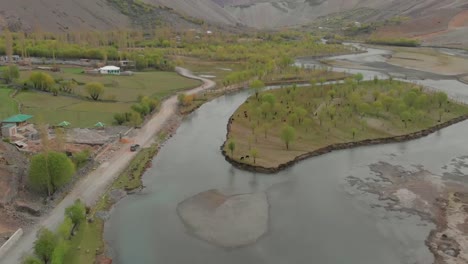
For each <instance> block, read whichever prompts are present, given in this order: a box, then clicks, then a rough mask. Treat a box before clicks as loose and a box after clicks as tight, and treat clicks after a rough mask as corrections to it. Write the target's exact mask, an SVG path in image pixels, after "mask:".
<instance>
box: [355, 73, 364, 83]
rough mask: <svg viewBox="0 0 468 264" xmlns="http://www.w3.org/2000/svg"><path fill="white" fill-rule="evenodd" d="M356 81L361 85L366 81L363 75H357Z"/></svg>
mask: <svg viewBox="0 0 468 264" xmlns="http://www.w3.org/2000/svg"><path fill="white" fill-rule="evenodd" d="M354 80H356V81H357V83H360V82H361V81H362V80H364V75H362V73H357V74H355V75H354Z"/></svg>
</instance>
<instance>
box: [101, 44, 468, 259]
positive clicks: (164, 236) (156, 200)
mask: <svg viewBox="0 0 468 264" xmlns="http://www.w3.org/2000/svg"><path fill="white" fill-rule="evenodd" d="M385 53H387V52H386V51H383V50H375V49H371V50H370V51H369V53H368V54H361V55H352V56H349V55H348V56H345V57H344V58H343V59H349V58H351V60H356V61H360V62H362V63H367V62H375V61H379V60H381V57H380V56H381V55H382V54H385ZM300 63H312V61H305V60H302V61H300ZM376 70H377V71H378V72H373V71H361V70H358V71H359V72H363V73H365V75H366V77H367V78H373V76H374V75H379V76H381V78H383V77H385V76H386V73H387V70H386V69H385V68H381V69H376ZM347 71H350V70H347ZM353 72H354V71H353ZM418 81H419V82H422V83H424V84H426V85H429V86H431V87H433V88H436V89H443V90H445V91H447V92H448V93H449V95H451V96H452V97H456V98H457V99H458V100H464V99H465V98H468V86H467V85H464V84H462V83H459V82H457V81H454V80H431V79H426V78H425V80H418ZM248 96H249V93H248V92H245V91H244V92H239V93H235V94H230V95H226V96H223V97H220V98H218V99H215V100H213V101H211V102H209V103H206V104H205V105H203V106H202V107H201V108H200V109H199V110H197V111H196V112H194V113H193V114H191V115H190V116H188V117H187V118H186V119H185V120H184V122H183V123H182V125H181V126H180V127H179V129H178V130H177V133H176V134H175V136H174V137H173V138H171V139H170V140H169V141H167V143H166V144H165V146H164V147H163V148H162V149H161V151H160V152H159V154H158V155H157V156H156V157H155V158H154V160H153V163H152V164H153V166H152V168H150V169H149V170H148V171H147V172H146V173H145V175H144V178H143V181H144V185H145V186H146V188H145V189H144V190H143V191H142V192H141V193H139V194H135V195H130V196H128V197H126V198H124V199H123V200H121V201H120V202H119V203H118V204H117V205H116V206H115V208H114V209H113V211H112V213H111V217H110V219H109V220H108V222H107V223H106V228H105V238H106V241H107V242H108V244H109V245H110V248H111V249H110V251H111V255H112V256H113V257H114V261H115V263H118V264H140V263H141V264H146V263H148V264H149V263H162V264H185V263H187V264H198V263H200V264H219V263H223V264H231V263H232V264H239V263H244V264H250V263H252V264H260V263H265V264H277V263H278V264H280V263H281V264H286V263H287V264H302V263H317V264H343V263H346V264H377V263H378V264H399V263H403V264H415V263H418V264H429V263H432V262H433V256H432V254H431V253H430V252H429V250H428V249H427V247H426V246H425V243H424V241H425V239H426V238H427V236H428V234H429V231H430V230H431V229H432V228H434V226H433V224H431V223H429V222H426V221H423V220H421V219H420V218H419V217H418V216H416V215H410V214H406V213H401V212H393V211H386V210H385V209H383V208H382V207H379V206H376V205H382V204H383V203H384V202H382V201H379V200H378V197H377V196H375V195H372V194H368V193H365V192H362V191H359V190H357V189H355V188H354V187H352V186H351V185H350V184H349V183H348V181H347V177H348V176H355V177H359V178H362V179H367V180H368V179H370V178H375V177H376V176H375V175H374V173H373V172H372V171H371V170H370V168H369V165H371V164H374V163H377V162H388V163H390V164H392V165H398V166H402V167H404V168H406V169H408V170H412V169H414V168H415V167H414V166H417V167H419V168H420V167H423V168H424V169H426V170H428V171H431V172H432V173H433V174H435V175H443V173H444V172H445V170H446V169H444V168H446V167H445V165H448V164H450V162H451V160H452V159H453V158H456V157H460V156H464V155H466V154H467V153H468V145H467V144H466V131H468V122H462V123H459V124H457V125H454V126H451V127H448V128H446V129H443V130H441V131H439V132H437V133H434V134H432V135H430V136H428V137H425V138H421V139H418V140H413V141H410V142H405V143H399V144H387V145H379V146H370V147H360V148H355V149H349V150H341V151H335V152H332V153H329V154H326V155H323V156H320V157H315V158H311V159H308V160H306V161H303V162H301V163H299V164H297V165H295V166H294V167H292V168H290V169H287V170H285V171H282V172H279V173H277V174H274V175H264V174H259V173H251V172H246V171H242V170H238V169H236V168H234V167H233V166H231V164H229V163H228V162H226V161H225V160H224V157H223V156H222V155H221V152H220V146H221V145H222V144H223V142H224V140H225V137H226V124H227V121H228V119H229V117H230V116H231V115H232V113H233V112H234V111H235V110H236V108H237V107H238V106H239V105H241V104H242V103H243V102H244V101H245V99H246V98H247V97H248ZM466 101H467V102H468V99H466ZM441 177H442V176H441ZM210 189H219V190H221V191H223V192H225V193H228V194H238V193H252V192H260V191H265V192H266V193H267V195H268V201H269V204H270V226H269V231H268V233H267V234H266V235H265V236H263V237H262V238H261V239H260V240H259V241H257V243H255V244H253V245H250V246H246V247H242V248H237V249H231V250H226V249H223V248H220V247H216V246H213V245H210V244H208V243H206V242H203V241H201V240H198V239H197V238H195V237H193V236H191V235H190V234H188V233H187V232H186V230H185V227H184V225H183V224H182V222H181V221H180V219H179V217H178V215H177V213H176V207H177V205H178V203H180V202H181V201H183V200H184V199H186V198H188V197H191V196H193V195H195V194H198V193H200V192H203V191H207V190H210Z"/></svg>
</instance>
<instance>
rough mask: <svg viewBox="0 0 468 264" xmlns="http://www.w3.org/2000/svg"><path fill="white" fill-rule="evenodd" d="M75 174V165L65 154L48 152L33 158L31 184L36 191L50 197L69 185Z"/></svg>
mask: <svg viewBox="0 0 468 264" xmlns="http://www.w3.org/2000/svg"><path fill="white" fill-rule="evenodd" d="M74 173H75V165H74V164H73V162H72V161H71V160H70V159H69V158H68V157H67V156H66V155H65V154H64V153H58V152H54V151H51V152H46V153H42V154H38V155H36V156H34V157H32V159H31V165H30V167H29V183H30V184H31V186H32V187H33V188H34V189H36V190H38V191H46V192H47V195H49V196H50V195H52V194H54V193H55V191H57V189H58V188H60V187H62V186H63V185H65V184H66V183H68V182H69V181H70V179H71V176H72V175H73V174H74Z"/></svg>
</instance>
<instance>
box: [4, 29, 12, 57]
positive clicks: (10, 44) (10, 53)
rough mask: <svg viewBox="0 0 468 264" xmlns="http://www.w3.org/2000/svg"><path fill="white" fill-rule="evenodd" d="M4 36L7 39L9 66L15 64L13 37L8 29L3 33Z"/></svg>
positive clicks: (6, 52)
mask: <svg viewBox="0 0 468 264" xmlns="http://www.w3.org/2000/svg"><path fill="white" fill-rule="evenodd" d="M3 35H4V38H5V54H6V55H7V57H8V64H11V63H12V62H13V36H12V35H11V32H10V30H9V29H8V28H7V29H5V30H4V31H3Z"/></svg>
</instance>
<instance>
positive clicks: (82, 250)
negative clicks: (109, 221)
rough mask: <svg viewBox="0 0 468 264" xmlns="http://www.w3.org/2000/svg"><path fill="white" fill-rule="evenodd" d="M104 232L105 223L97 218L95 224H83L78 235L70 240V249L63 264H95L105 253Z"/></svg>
mask: <svg viewBox="0 0 468 264" xmlns="http://www.w3.org/2000/svg"><path fill="white" fill-rule="evenodd" d="M103 230H104V222H103V221H102V220H101V219H99V218H95V221H94V222H93V223H88V222H84V223H83V224H81V225H80V227H79V229H78V232H77V233H76V235H75V236H73V237H72V239H71V240H70V248H69V250H68V252H67V254H66V255H65V259H64V262H63V263H67V264H89V263H95V260H96V255H98V254H101V253H102V252H103V251H104V246H105V245H104V241H103V238H102V234H103Z"/></svg>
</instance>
